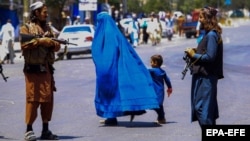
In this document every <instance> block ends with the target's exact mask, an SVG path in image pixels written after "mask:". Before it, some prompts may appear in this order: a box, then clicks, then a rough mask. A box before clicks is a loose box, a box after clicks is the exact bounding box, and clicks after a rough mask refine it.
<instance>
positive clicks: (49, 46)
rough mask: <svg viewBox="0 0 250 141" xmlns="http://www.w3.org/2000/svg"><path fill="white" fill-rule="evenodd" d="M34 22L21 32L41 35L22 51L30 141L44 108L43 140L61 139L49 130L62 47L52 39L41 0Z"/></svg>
mask: <svg viewBox="0 0 250 141" xmlns="http://www.w3.org/2000/svg"><path fill="white" fill-rule="evenodd" d="M30 10H31V13H30V22H28V23H25V25H23V26H22V27H21V29H20V33H21V34H28V35H40V36H41V38H34V39H32V40H30V41H25V42H24V41H22V42H21V49H22V52H23V56H24V68H23V72H24V76H25V83H26V113H25V123H26V126H27V128H26V133H25V140H26V141H34V140H36V136H35V133H34V131H33V127H32V125H33V123H34V122H35V120H36V119H37V112H38V108H40V110H39V111H40V113H41V119H42V133H41V136H40V139H41V140H58V136H57V135H55V134H53V133H52V132H51V131H50V129H49V122H50V121H51V118H52V113H53V105H54V96H53V95H54V92H55V91H56V87H55V81H54V76H53V74H54V67H53V64H54V61H55V52H56V51H58V50H59V49H60V44H59V43H58V42H56V41H54V40H52V39H51V38H54V34H53V31H52V29H50V26H49V25H48V24H47V21H46V19H47V17H48V9H47V6H46V5H45V4H44V3H42V2H40V1H38V2H35V3H33V4H31V5H30Z"/></svg>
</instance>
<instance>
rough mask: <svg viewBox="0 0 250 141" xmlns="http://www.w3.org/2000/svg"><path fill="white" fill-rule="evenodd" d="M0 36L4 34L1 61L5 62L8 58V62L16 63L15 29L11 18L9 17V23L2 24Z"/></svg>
mask: <svg viewBox="0 0 250 141" xmlns="http://www.w3.org/2000/svg"><path fill="white" fill-rule="evenodd" d="M0 36H2V47H1V50H0V52H1V54H0V61H2V62H1V63H4V61H5V60H7V61H6V62H7V64H9V63H11V64H14V57H15V52H14V40H15V29H14V27H13V25H12V24H11V20H10V19H8V20H7V23H6V24H4V25H3V26H2V29H1V31H0Z"/></svg>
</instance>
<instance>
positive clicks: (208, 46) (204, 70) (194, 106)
mask: <svg viewBox="0 0 250 141" xmlns="http://www.w3.org/2000/svg"><path fill="white" fill-rule="evenodd" d="M216 14H217V10H216V9H215V8H212V7H205V8H203V9H202V10H201V12H200V15H199V22H200V23H201V25H200V28H201V29H204V30H205V35H204V37H203V38H202V40H201V41H200V42H199V44H198V47H197V48H195V49H192V48H187V49H186V50H185V52H186V53H187V55H188V56H189V57H190V58H191V59H192V60H193V61H196V63H195V64H194V65H193V67H192V68H191V73H192V86H191V112H192V117H191V121H192V122H194V121H197V120H198V122H199V125H200V126H201V127H202V125H216V119H217V118H219V108H218V102H217V84H218V80H219V79H222V78H224V76H223V42H222V37H221V34H222V29H221V27H220V26H219V24H218V21H217V18H216Z"/></svg>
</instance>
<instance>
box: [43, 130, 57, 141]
mask: <svg viewBox="0 0 250 141" xmlns="http://www.w3.org/2000/svg"><path fill="white" fill-rule="evenodd" d="M40 139H41V140H59V138H58V136H57V135H54V134H52V132H51V131H50V130H48V131H45V132H42V135H41V137H40Z"/></svg>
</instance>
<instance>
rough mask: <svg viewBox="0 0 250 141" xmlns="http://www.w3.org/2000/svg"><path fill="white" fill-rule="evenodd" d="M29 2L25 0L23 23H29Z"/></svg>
mask: <svg viewBox="0 0 250 141" xmlns="http://www.w3.org/2000/svg"><path fill="white" fill-rule="evenodd" d="M28 11H29V0H23V23H26V22H27V21H28V17H29V12H28Z"/></svg>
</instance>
